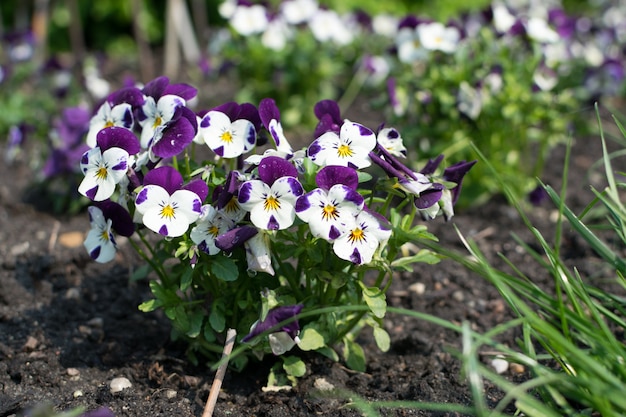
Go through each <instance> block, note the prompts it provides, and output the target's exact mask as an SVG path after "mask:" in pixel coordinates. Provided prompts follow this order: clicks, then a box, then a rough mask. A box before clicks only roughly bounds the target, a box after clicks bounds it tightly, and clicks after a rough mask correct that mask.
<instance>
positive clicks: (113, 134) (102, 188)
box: [78, 127, 140, 201]
mask: <svg viewBox="0 0 626 417" xmlns="http://www.w3.org/2000/svg"><path fill="white" fill-rule="evenodd" d="M96 144H97V146H96V147H95V148H92V149H90V150H88V151H87V152H85V153H84V154H83V156H82V158H81V161H80V169H81V171H82V173H83V174H84V175H85V178H83V180H82V182H81V183H80V185H79V186H78V192H79V193H81V194H82V195H84V196H85V197H88V198H89V199H91V200H93V201H102V200H106V199H107V198H109V197H111V195H113V192H114V191H115V186H116V185H117V184H118V183H119V182H120V181H122V179H123V178H124V176H125V175H126V171H127V170H128V166H129V161H128V160H129V156H130V155H134V154H136V153H137V152H139V150H140V148H139V142H138V141H137V138H136V137H135V135H134V134H133V133H132V132H131V131H130V130H128V129H126V128H123V127H107V128H105V129H102V130H101V131H99V132H98V135H97V139H96Z"/></svg>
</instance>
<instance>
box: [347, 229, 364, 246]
mask: <svg viewBox="0 0 626 417" xmlns="http://www.w3.org/2000/svg"><path fill="white" fill-rule="evenodd" d="M362 240H365V232H364V231H363V230H362V229H360V228H358V227H357V228H356V229H353V230H351V231H350V236H348V241H350V243H355V242H360V241H362Z"/></svg>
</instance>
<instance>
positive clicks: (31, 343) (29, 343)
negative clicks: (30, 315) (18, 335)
mask: <svg viewBox="0 0 626 417" xmlns="http://www.w3.org/2000/svg"><path fill="white" fill-rule="evenodd" d="M37 345H39V340H37V339H35V338H34V337H32V336H28V339H26V343H24V346H23V347H22V349H24V350H25V351H28V352H30V351H33V350H35V349H36V348H37Z"/></svg>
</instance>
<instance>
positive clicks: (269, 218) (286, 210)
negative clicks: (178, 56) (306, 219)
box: [239, 176, 304, 230]
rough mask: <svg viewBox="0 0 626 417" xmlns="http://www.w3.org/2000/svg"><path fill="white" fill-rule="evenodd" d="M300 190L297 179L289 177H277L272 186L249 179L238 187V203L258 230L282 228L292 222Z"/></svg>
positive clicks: (300, 186) (300, 193)
mask: <svg viewBox="0 0 626 417" xmlns="http://www.w3.org/2000/svg"><path fill="white" fill-rule="evenodd" d="M303 192H304V190H303V188H302V185H301V184H300V182H299V181H298V180H297V179H296V178H294V177H290V176H287V177H281V178H278V179H277V180H276V181H274V183H273V184H272V186H269V185H267V184H266V183H265V182H263V181H260V180H250V181H246V182H244V183H243V184H242V186H241V188H240V189H239V204H240V205H241V207H242V208H243V209H244V210H247V211H249V212H250V221H252V224H254V225H255V226H256V227H258V228H259V229H263V230H281V229H286V228H288V227H289V226H291V225H292V224H293V222H294V220H295V217H296V210H295V204H296V200H297V198H298V197H299V196H300V195H302V193H303Z"/></svg>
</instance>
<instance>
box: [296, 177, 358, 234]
mask: <svg viewBox="0 0 626 417" xmlns="http://www.w3.org/2000/svg"><path fill="white" fill-rule="evenodd" d="M316 182H317V185H318V186H319V187H320V188H316V189H314V190H312V191H310V192H308V193H306V194H303V195H301V196H300V197H299V198H298V200H297V202H296V214H297V215H298V217H299V218H300V219H301V220H302V221H304V222H306V223H308V224H309V228H310V229H311V233H312V234H313V236H315V237H321V238H323V239H325V240H327V241H333V240H335V239H337V238H338V237H340V236H341V235H342V234H344V233H345V232H346V231H347V229H346V225H349V224H351V223H352V221H353V219H354V217H356V216H357V215H358V213H359V212H360V211H361V210H362V209H363V206H364V200H363V196H361V194H359V193H358V192H357V191H356V186H357V184H358V175H357V173H356V171H355V170H354V169H352V168H347V167H342V166H334V165H331V166H327V167H324V168H322V169H321V170H320V172H318V174H317V176H316Z"/></svg>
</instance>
